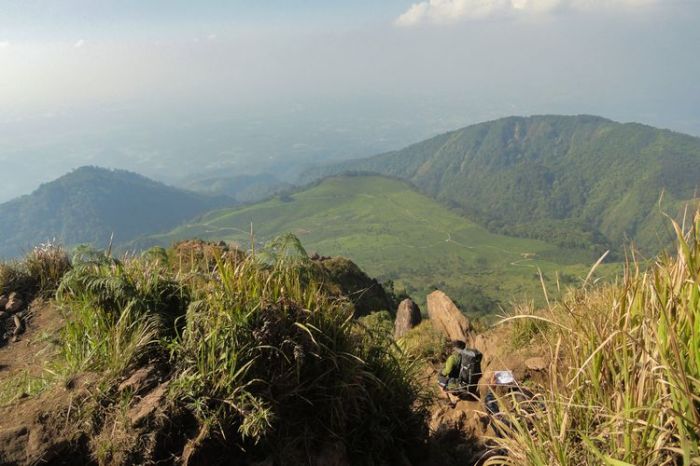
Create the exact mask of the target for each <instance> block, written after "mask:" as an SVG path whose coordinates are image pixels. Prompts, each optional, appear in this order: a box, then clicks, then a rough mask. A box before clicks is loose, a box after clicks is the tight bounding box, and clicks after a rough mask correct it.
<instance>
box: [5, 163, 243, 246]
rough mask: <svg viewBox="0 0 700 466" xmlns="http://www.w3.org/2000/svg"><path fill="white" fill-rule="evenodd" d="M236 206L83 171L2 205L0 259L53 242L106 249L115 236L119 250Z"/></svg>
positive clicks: (129, 176)
mask: <svg viewBox="0 0 700 466" xmlns="http://www.w3.org/2000/svg"><path fill="white" fill-rule="evenodd" d="M232 202H233V201H232V200H231V199H230V198H226V197H211V196H204V195H201V194H196V193H192V192H189V191H184V190H181V189H176V188H172V187H169V186H166V185H164V184H161V183H158V182H155V181H153V180H150V179H148V178H145V177H143V176H141V175H137V174H135V173H131V172H127V171H121V170H106V169H103V168H97V167H83V168H79V169H77V170H75V171H73V172H71V173H68V174H67V175H65V176H63V177H61V178H59V179H57V180H55V181H52V182H50V183H46V184H44V185H42V186H40V187H39V188H38V189H37V190H36V191H34V192H33V193H31V194H29V195H27V196H22V197H20V198H17V199H14V200H12V201H9V202H6V203H4V204H0V219H2V222H0V257H5V258H7V257H16V256H18V255H20V254H22V252H23V251H26V250H28V249H29V248H31V247H32V246H34V245H36V244H39V243H43V242H47V241H51V240H54V239H56V240H58V241H59V242H62V243H64V244H67V245H74V244H78V243H96V244H98V245H101V246H104V245H106V244H107V243H108V242H109V240H110V237H111V235H112V234H114V241H115V244H119V243H124V242H128V241H131V240H132V239H134V238H135V237H137V236H140V235H144V234H150V233H154V232H157V231H163V230H166V229H170V228H173V227H175V226H176V225H178V224H180V223H182V222H183V221H185V220H187V219H190V218H192V217H194V216H195V215H198V214H200V213H202V212H205V211H207V210H211V209H214V208H217V207H222V206H225V205H230V204H232Z"/></svg>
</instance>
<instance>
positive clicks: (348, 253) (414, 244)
mask: <svg viewBox="0 0 700 466" xmlns="http://www.w3.org/2000/svg"><path fill="white" fill-rule="evenodd" d="M251 223H252V226H253V229H254V233H255V240H256V242H257V243H264V242H266V241H267V240H269V239H271V238H273V237H275V236H277V235H279V234H282V233H287V232H292V233H294V234H296V235H297V236H298V237H299V238H300V239H301V240H302V242H303V244H304V246H305V247H306V249H307V251H317V252H318V253H320V254H324V255H333V256H336V255H339V256H345V257H349V258H350V259H352V260H353V261H354V262H356V263H357V264H358V265H359V266H360V267H361V268H362V269H363V270H366V271H367V272H368V273H369V274H370V275H371V276H375V277H377V278H379V279H380V280H382V281H387V280H392V281H394V282H395V288H396V291H398V292H400V291H401V290H403V289H404V288H405V289H406V291H407V292H408V293H409V294H411V295H413V296H414V298H416V299H418V300H419V301H420V300H423V299H424V297H425V295H426V294H427V293H428V292H430V291H432V290H433V289H434V288H440V289H443V290H445V291H446V292H447V293H449V294H450V296H452V297H454V298H456V300H457V301H458V302H459V303H460V305H461V306H462V308H463V309H464V310H467V311H469V312H473V313H492V312H495V311H497V310H498V309H497V303H498V302H504V303H505V302H508V301H509V300H510V299H511V298H512V297H513V296H516V295H517V296H522V295H523V294H527V295H529V296H533V297H541V296H542V291H541V285H540V279H539V275H538V272H537V269H538V268H540V269H542V271H543V273H544V277H545V280H547V281H548V283H550V284H551V285H552V287H553V288H554V283H555V281H556V279H557V271H559V272H560V273H559V278H560V280H561V281H562V282H563V283H567V282H571V283H573V282H575V281H576V278H575V277H579V276H582V275H584V276H585V273H586V271H587V268H588V265H589V264H591V263H593V262H594V261H595V257H594V256H593V255H592V254H588V253H584V252H581V251H578V252H572V251H569V250H565V249H561V248H558V247H556V246H552V245H550V244H546V243H544V242H541V241H535V240H529V239H521V238H512V237H507V236H503V235H497V234H492V233H489V232H488V231H487V230H486V229H484V228H483V227H480V226H478V225H477V224H475V223H473V222H470V221H469V220H467V219H465V218H464V217H462V216H460V215H457V214H455V213H453V212H451V211H450V210H448V209H447V208H445V207H443V206H442V205H440V204H439V203H438V202H436V201H434V200H432V199H430V198H428V197H426V196H425V195H422V194H420V193H419V192H417V191H415V190H414V189H413V188H412V187H411V186H409V185H408V184H407V183H405V182H403V181H399V180H395V179H389V178H385V177H381V176H367V177H364V176H357V177H335V178H329V179H326V180H323V181H322V182H320V183H318V184H317V185H316V186H314V187H311V188H309V189H306V190H304V191H301V192H298V193H296V194H293V195H290V196H283V197H281V198H275V199H272V200H269V201H266V202H262V203H258V204H255V205H251V206H246V207H242V208H232V209H224V210H219V211H215V212H211V213H209V214H207V215H205V216H203V217H202V218H201V219H199V220H198V221H197V222H195V223H191V224H188V225H184V226H181V227H178V228H176V229H175V230H173V231H172V232H170V233H168V234H164V235H157V236H153V237H150V238H148V239H147V240H146V241H139V243H138V246H140V247H147V246H149V245H153V244H161V245H168V244H170V243H172V242H174V241H177V240H180V239H184V238H192V237H200V238H203V239H209V240H222V239H223V240H228V241H234V242H238V243H240V244H241V245H242V246H243V247H246V246H247V245H250V244H251V238H250V228H251ZM135 246H136V244H135Z"/></svg>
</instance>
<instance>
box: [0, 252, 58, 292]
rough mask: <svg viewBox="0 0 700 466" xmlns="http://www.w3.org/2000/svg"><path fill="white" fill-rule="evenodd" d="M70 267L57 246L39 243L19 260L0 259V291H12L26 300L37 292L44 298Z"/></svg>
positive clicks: (52, 290) (54, 290)
mask: <svg viewBox="0 0 700 466" xmlns="http://www.w3.org/2000/svg"><path fill="white" fill-rule="evenodd" d="M70 269H71V262H70V260H69V258H68V255H67V254H66V252H65V250H64V249H63V248H62V247H61V246H59V245H56V244H53V243H47V244H42V245H39V246H37V247H35V248H34V249H32V250H31V251H30V252H29V253H28V254H27V255H26V256H25V257H24V259H23V260H22V261H13V262H5V263H0V295H1V294H6V295H7V294H10V293H12V292H15V293H17V294H19V295H20V296H21V297H22V298H23V299H25V300H26V301H31V300H33V299H34V298H35V297H37V296H39V295H40V296H42V297H45V298H48V297H50V296H53V294H54V293H55V292H56V289H57V288H58V285H59V283H60V282H61V279H62V278H63V276H64V275H65V274H66V272H68V271H69V270H70Z"/></svg>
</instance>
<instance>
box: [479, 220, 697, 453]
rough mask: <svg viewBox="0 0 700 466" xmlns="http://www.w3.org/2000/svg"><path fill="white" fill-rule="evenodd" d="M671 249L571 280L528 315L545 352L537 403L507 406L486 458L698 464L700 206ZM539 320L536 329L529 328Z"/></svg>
mask: <svg viewBox="0 0 700 466" xmlns="http://www.w3.org/2000/svg"><path fill="white" fill-rule="evenodd" d="M674 226H675V230H676V232H677V236H678V254H677V256H675V257H670V256H665V255H664V256H660V257H659V258H658V259H657V261H656V263H655V264H654V265H653V266H651V267H650V268H649V269H648V270H646V271H643V270H640V269H639V267H638V265H637V264H635V263H630V264H629V265H628V267H627V270H626V274H625V276H624V279H623V280H622V281H621V282H620V283H618V284H616V285H610V286H604V287H598V288H582V289H579V290H575V291H574V292H572V293H571V295H570V296H568V297H567V298H566V299H564V300H562V301H561V302H560V303H558V304H556V305H554V306H552V307H550V308H549V309H548V310H547V312H546V313H545V314H544V315H539V316H536V317H535V319H546V321H542V320H536V321H533V320H532V319H533V317H532V316H531V315H527V314H526V315H522V316H516V317H515V318H516V319H519V320H520V319H526V320H527V321H530V322H540V323H542V322H546V324H545V326H544V327H543V326H541V325H538V326H537V327H533V326H531V325H521V326H520V327H519V330H518V332H516V335H517V334H521V333H522V332H523V331H525V332H526V333H528V337H527V338H530V337H531V336H532V335H533V334H535V335H539V340H540V342H541V343H543V344H544V345H545V347H546V348H548V350H549V352H550V353H551V357H552V361H554V362H553V366H552V367H551V368H550V371H551V373H550V380H549V385H548V386H546V387H543V394H542V395H541V396H540V397H539V398H538V401H537V402H536V403H534V404H533V403H531V402H528V403H522V404H520V405H516V409H514V410H512V411H509V412H507V413H506V415H505V417H504V418H503V422H502V424H501V426H500V427H501V429H502V431H503V432H504V435H503V436H502V437H499V438H496V439H494V441H495V442H496V443H497V445H499V446H500V447H501V448H502V449H503V450H502V452H503V453H505V456H502V457H500V458H495V459H493V460H492V461H491V462H490V464H503V463H505V464H512V465H520V464H531V465H542V466H545V465H572V466H573V465H580V464H606V465H610V466H626V465H670V464H684V465H691V464H700V214H697V215H696V217H695V222H694V225H692V226H691V227H690V228H689V230H688V231H687V232H686V233H685V234H683V233H682V231H681V227H679V226H678V224H675V223H674ZM533 329H536V330H537V331H536V332H532V330H533Z"/></svg>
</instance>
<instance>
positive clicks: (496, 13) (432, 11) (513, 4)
mask: <svg viewBox="0 0 700 466" xmlns="http://www.w3.org/2000/svg"><path fill="white" fill-rule="evenodd" d="M657 1H659V0H425V1H422V2H419V3H415V4H413V5H412V6H411V7H410V8H409V9H408V10H406V11H405V12H404V13H403V14H402V15H401V16H399V17H398V18H397V19H396V24H397V25H398V26H413V25H416V24H421V23H449V22H454V21H458V20H479V19H488V18H494V17H513V16H518V15H525V14H538V13H549V12H554V11H557V10H594V9H600V8H611V7H612V8H615V7H618V8H619V7H622V8H635V7H642V6H646V5H650V4H652V3H656V2H657Z"/></svg>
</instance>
